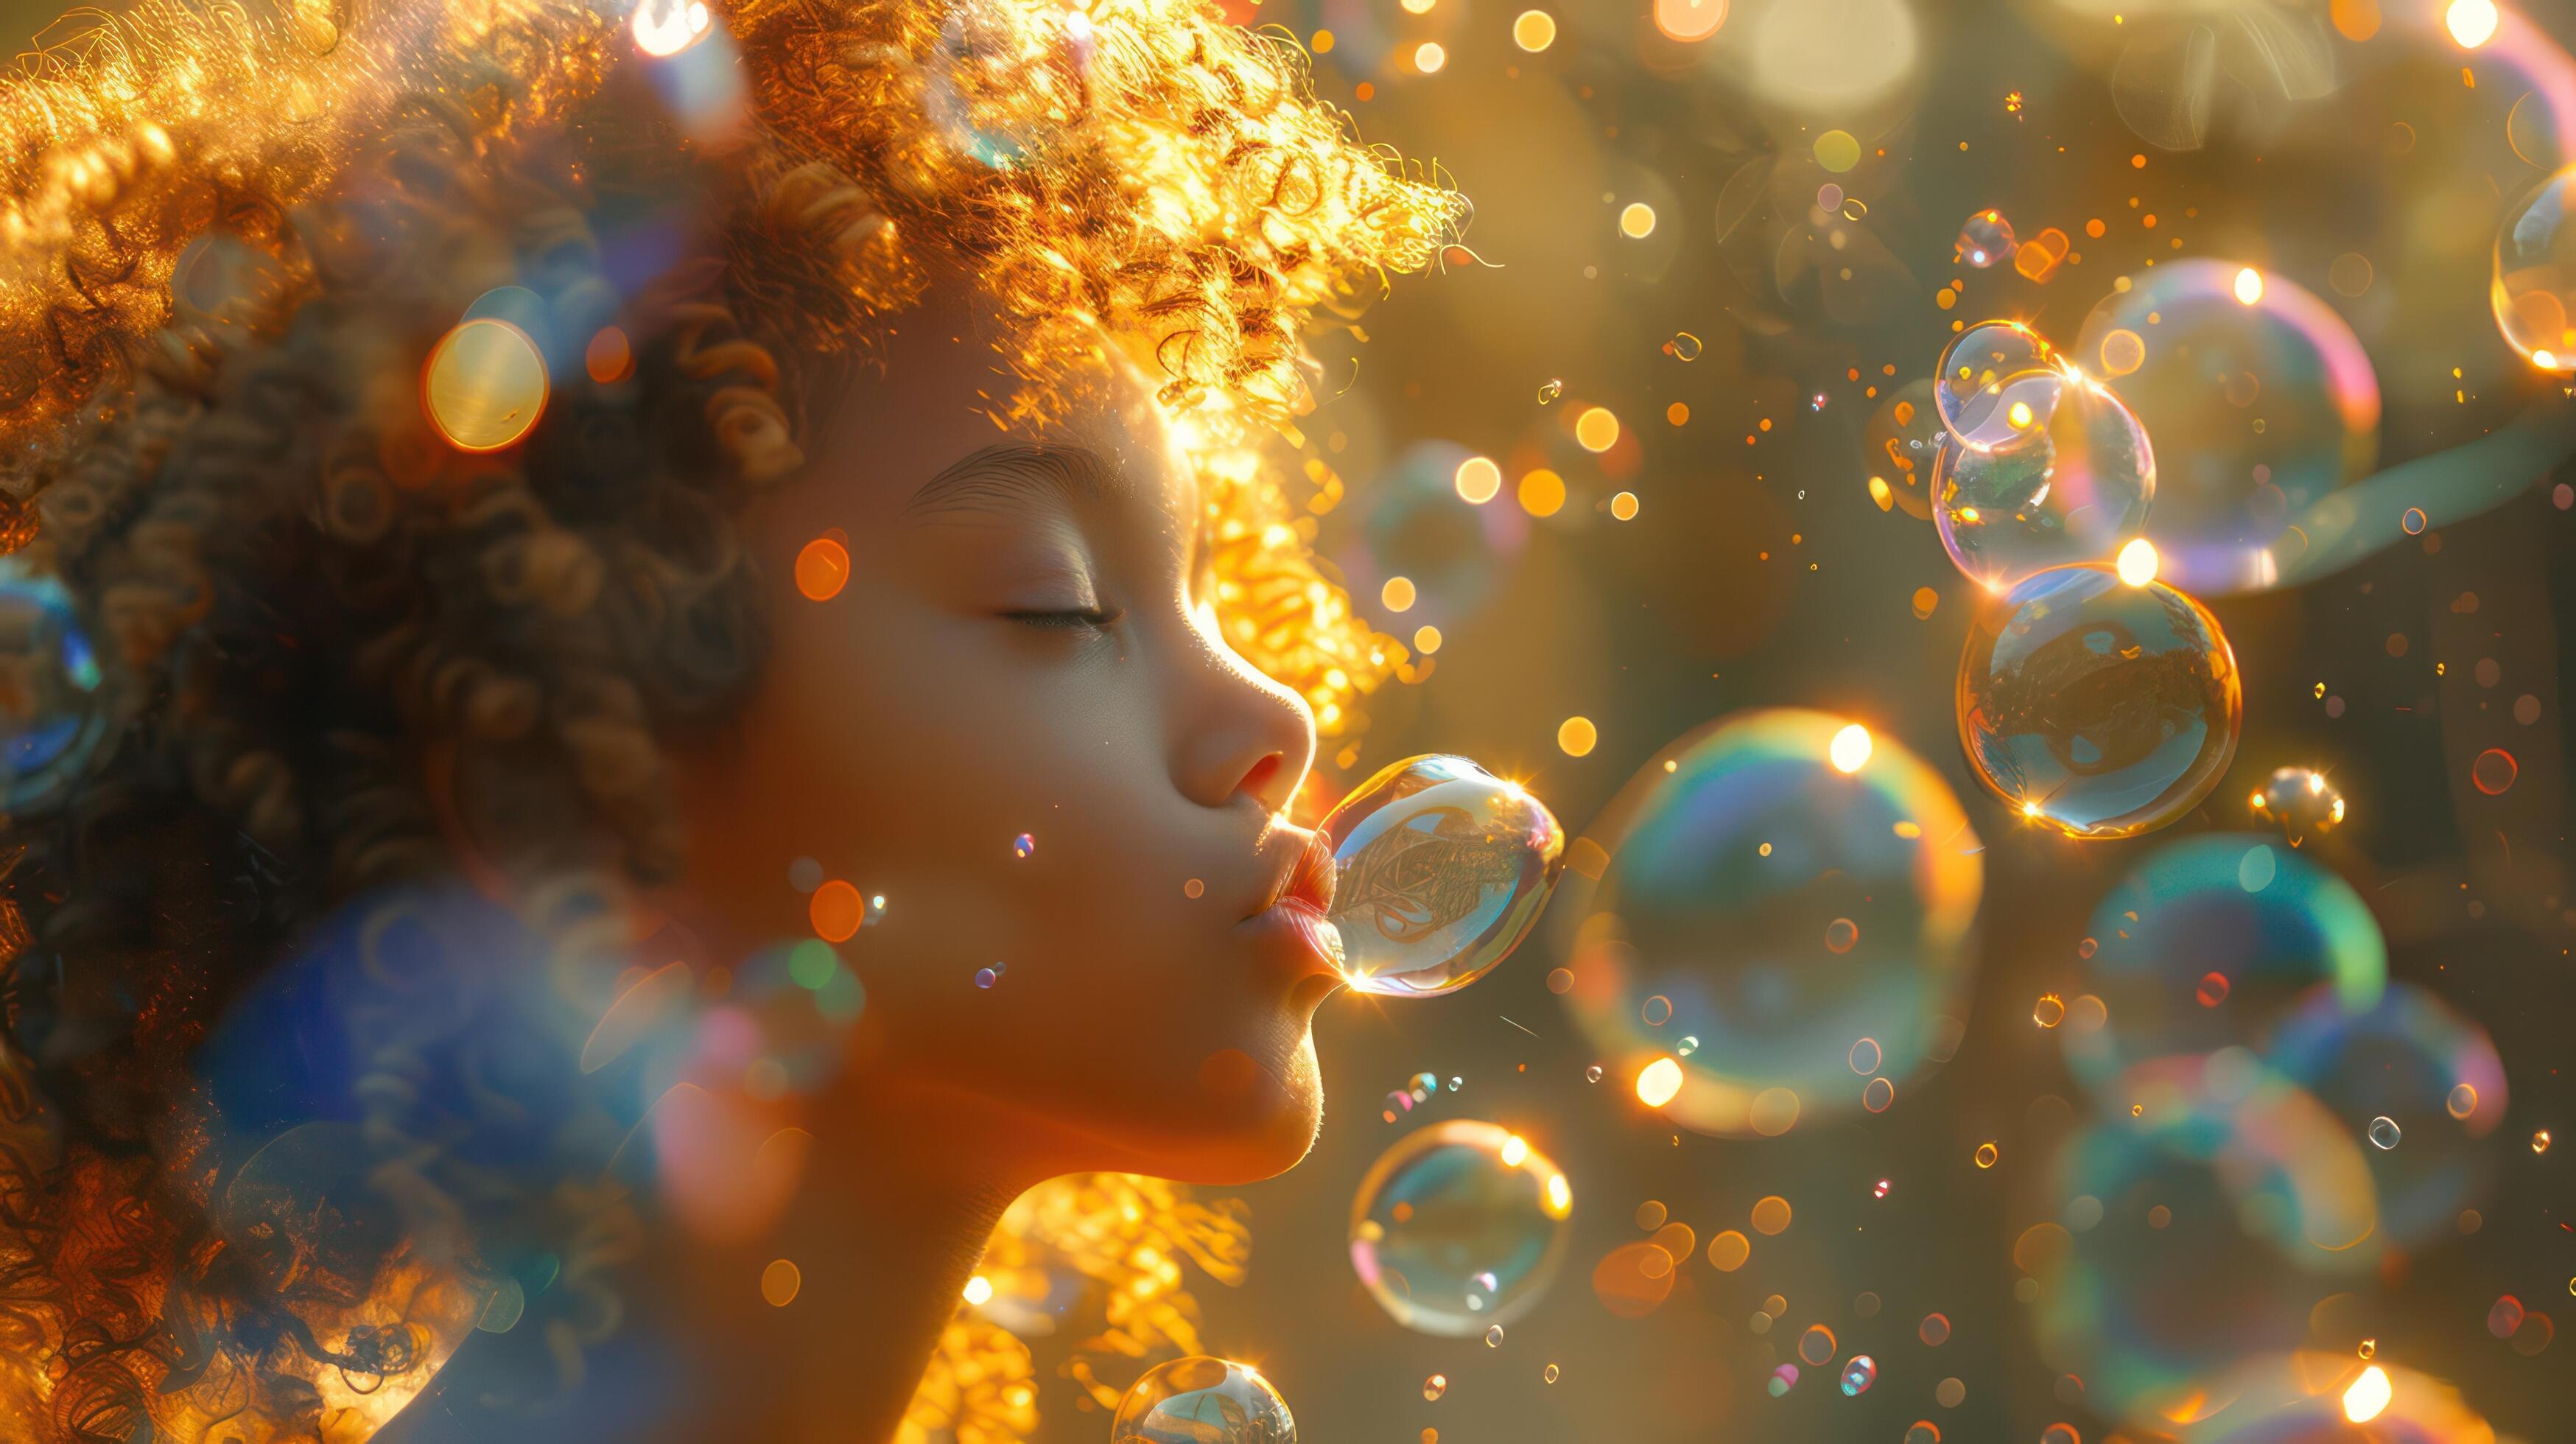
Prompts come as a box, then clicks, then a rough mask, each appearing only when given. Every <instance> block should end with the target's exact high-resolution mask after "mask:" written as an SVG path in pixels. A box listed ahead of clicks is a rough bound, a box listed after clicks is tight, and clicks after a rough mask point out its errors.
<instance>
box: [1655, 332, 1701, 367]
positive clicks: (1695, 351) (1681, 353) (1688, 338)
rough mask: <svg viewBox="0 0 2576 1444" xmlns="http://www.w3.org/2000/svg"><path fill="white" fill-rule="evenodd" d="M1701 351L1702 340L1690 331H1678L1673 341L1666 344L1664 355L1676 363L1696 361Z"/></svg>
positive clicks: (1674, 334)
mask: <svg viewBox="0 0 2576 1444" xmlns="http://www.w3.org/2000/svg"><path fill="white" fill-rule="evenodd" d="M1701 349H1702V347H1701V344H1700V339H1699V338H1698V337H1697V336H1694V335H1692V334H1691V333H1689V332H1688V331H1676V332H1674V333H1673V339H1671V340H1669V341H1667V342H1665V343H1664V354H1665V355H1667V356H1670V357H1672V358H1673V359H1674V360H1676V361H1696V360H1698V359H1699V353H1700V351H1701Z"/></svg>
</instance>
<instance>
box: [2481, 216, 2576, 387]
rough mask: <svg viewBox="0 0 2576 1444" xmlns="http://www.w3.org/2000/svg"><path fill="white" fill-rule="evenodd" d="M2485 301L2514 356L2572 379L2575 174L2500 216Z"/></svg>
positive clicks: (2575, 367)
mask: <svg viewBox="0 0 2576 1444" xmlns="http://www.w3.org/2000/svg"><path fill="white" fill-rule="evenodd" d="M2488 296H2489V299H2490V300H2491V301H2492V302H2493V303H2494V306H2495V318H2496V325H2497V326H2498V327H2499V328H2500V329H2502V330H2503V332H2504V339H2505V340H2506V341H2507V342H2509V343H2511V344H2512V346H2513V349H2515V350H2516V351H2519V352H2521V353H2522V354H2523V355H2524V356H2525V357H2527V358H2528V359H2529V360H2530V362H2531V364H2532V365H2534V366H2537V367H2539V368H2540V369H2541V370H2543V371H2555V372H2558V373H2559V374H2560V375H2567V374H2570V373H2576V166H2570V167H2568V168H2567V169H2565V170H2562V171H2560V172H2558V173H2557V174H2556V175H2553V176H2551V177H2550V178H2549V179H2547V180H2545V181H2542V182H2541V183H2540V184H2539V185H2537V186H2535V187H2533V188H2532V190H2531V193H2530V194H2529V195H2526V196H2524V197H2523V198H2522V199H2521V200H2519V201H2517V202H2515V204H2514V205H2513V207H2512V208H2511V209H2510V210H2508V211H2506V212H2505V217H2504V221H2503V224H2502V225H2500V226H2499V227H2498V228H2497V230H2496V244H2495V284H2494V285H2493V286H2492V287H2491V288H2490V289H2489V291H2488Z"/></svg>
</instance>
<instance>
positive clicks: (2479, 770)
mask: <svg viewBox="0 0 2576 1444" xmlns="http://www.w3.org/2000/svg"><path fill="white" fill-rule="evenodd" d="M2521 774H2522V764H2521V763H2518V762H2516V761H2514V760H2513V754H2512V753H2510V752H2507V751H2505V750H2504V749H2503V748H2501V747H2490V748H2488V749H2487V750H2486V751H2484V752H2481V753H2479V754H2478V755H2477V757H2476V758H2475V759H2474V760H2473V761H2471V762H2470V763H2469V781H2470V782H2471V783H2472V784H2474V785H2475V786H2476V787H2477V789H2478V791H2480V792H2483V793H2485V794H2486V795H2487V796H2489V797H2501V796H2503V795H2504V791H2505V789H2506V788H2508V787H2511V786H2513V780H2514V779H2515V778H2516V777H2518V776H2520V775H2521Z"/></svg>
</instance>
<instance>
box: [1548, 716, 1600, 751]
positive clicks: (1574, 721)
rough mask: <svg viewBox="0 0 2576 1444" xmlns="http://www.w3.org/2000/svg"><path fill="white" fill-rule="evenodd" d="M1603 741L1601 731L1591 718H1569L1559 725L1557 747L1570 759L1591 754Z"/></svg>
mask: <svg viewBox="0 0 2576 1444" xmlns="http://www.w3.org/2000/svg"><path fill="white" fill-rule="evenodd" d="M1600 741H1601V729H1600V728H1598V727H1595V726H1593V725H1592V719H1591V718H1589V717H1568V718H1566V719H1565V720H1564V721H1563V722H1561V723H1559V724H1557V729H1556V745H1557V747H1558V749H1559V750H1561V751H1563V752H1564V753H1565V755H1566V756H1568V757H1582V756H1585V755H1587V754H1589V753H1590V752H1591V751H1592V749H1593V748H1594V747H1595V746H1597V745H1599V744H1600Z"/></svg>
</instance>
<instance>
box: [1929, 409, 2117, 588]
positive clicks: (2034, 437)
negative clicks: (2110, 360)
mask: <svg viewBox="0 0 2576 1444" xmlns="http://www.w3.org/2000/svg"><path fill="white" fill-rule="evenodd" d="M2007 391H2008V392H2010V393H2012V395H2011V397H2010V399H2009V400H2008V401H2007V402H2006V404H2005V407H2004V422H2005V425H2006V426H2007V427H2008V428H2009V429H2010V430H2011V431H2012V433H2013V439H2011V440H2009V441H2005V442H2001V443H1998V444H1997V445H1995V446H1993V447H1992V448H1990V449H1986V450H1979V449H1977V448H1975V447H1972V446H1965V445H1961V444H1959V443H1958V442H1957V441H1956V440H1953V441H1951V442H1949V443H1946V444H1944V445H1943V446H1942V447H1941V449H1940V454H1939V457H1938V458H1937V460H1936V461H1935V462H1934V465H1933V471H1932V519H1933V522H1934V523H1935V524H1936V525H1938V526H1939V527H1940V530H1941V545H1942V546H1943V547H1944V548H1946V549H1948V551H1949V553H1950V560H1951V561H1953V562H1956V563H1958V566H1959V570H1960V571H1961V572H1963V573H1965V574H1966V575H1967V577H1968V579H1969V580H1970V581H1973V582H1975V583H1977V584H1978V585H1980V586H1983V587H1985V588H1987V589H1988V590H1990V591H2001V590H2002V589H2004V588H2005V587H2008V586H2011V585H2012V584H2013V583H2015V582H2018V581H2020V580H2021V579H2022V578H2024V577H2027V576H2029V575H2030V574H2031V573H2033V572H2037V571H2042V570H2045V569H2046V568H2049V567H2054V566H2063V565H2066V564H2067V563H2069V562H2091V561H2101V560H2104V559H2106V558H2108V557H2110V556H2111V555H2112V554H2113V553H2115V552H2117V551H2118V550H2119V549H2120V546H2121V544H2122V543H2123V542H2126V541H2128V540H2129V539H2130V538H2132V537H2135V536H2137V535H2138V534H2139V533H2140V532H2141V531H2142V530H2143V529H2144V528H2145V527H2146V524H2147V512H2148V507H2149V505H2150V504H2151V503H2152V502H2153V501H2154V500H2155V495H2156V458H2155V451H2154V448H2152V447H2151V446H2150V445H2148V442H2147V433H2146V430H2145V428H2143V427H2141V426H2140V425H2139V424H2138V420H2137V418H2136V417H2134V416H2132V415H2130V414H2129V408H2128V407H2126V406H2124V405H2122V404H2121V402H2120V398H2119V397H2117V396H2114V395H2112V394H2111V392H2110V391H2109V389H2108V388H2106V387H2103V386H2102V385H2100V384H2099V383H2097V382H2092V381H2087V380H2083V379H2081V378H2074V377H2055V376H2051V377H2049V378H2046V379H2042V380H2031V381H2016V382H2014V383H2012V384H2011V385H2010V386H2009V387H2007Z"/></svg>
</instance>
